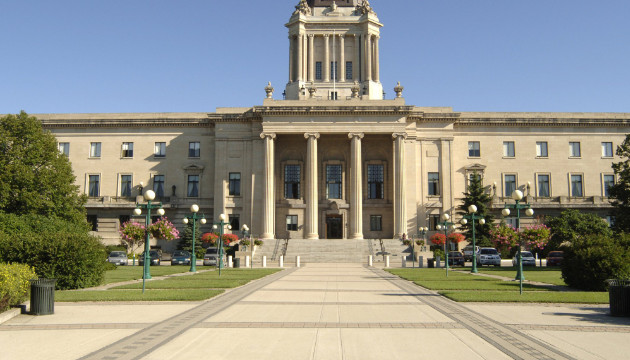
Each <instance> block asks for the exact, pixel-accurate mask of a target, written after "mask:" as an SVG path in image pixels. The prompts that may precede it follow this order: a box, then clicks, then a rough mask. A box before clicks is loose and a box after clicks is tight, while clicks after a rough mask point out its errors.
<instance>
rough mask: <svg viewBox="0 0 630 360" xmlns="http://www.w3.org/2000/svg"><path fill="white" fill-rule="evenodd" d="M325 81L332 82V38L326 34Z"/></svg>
mask: <svg viewBox="0 0 630 360" xmlns="http://www.w3.org/2000/svg"><path fill="white" fill-rule="evenodd" d="M324 81H330V36H328V34H324Z"/></svg>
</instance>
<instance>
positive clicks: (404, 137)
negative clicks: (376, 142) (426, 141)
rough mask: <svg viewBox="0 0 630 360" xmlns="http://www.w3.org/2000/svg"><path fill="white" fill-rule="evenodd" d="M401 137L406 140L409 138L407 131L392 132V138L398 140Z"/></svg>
mask: <svg viewBox="0 0 630 360" xmlns="http://www.w3.org/2000/svg"><path fill="white" fill-rule="evenodd" d="M399 137H401V138H402V139H403V140H405V139H406V138H407V133H393V134H392V138H393V139H394V140H396V139H397V138H399Z"/></svg>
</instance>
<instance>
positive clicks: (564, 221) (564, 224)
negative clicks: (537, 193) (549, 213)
mask: <svg viewBox="0 0 630 360" xmlns="http://www.w3.org/2000/svg"><path fill="white" fill-rule="evenodd" d="M546 224H547V226H549V228H550V229H551V240H550V241H549V245H548V246H547V248H546V249H545V250H546V252H549V251H551V250H558V249H559V248H560V246H561V245H562V244H563V243H571V242H573V241H575V240H576V239H577V238H579V237H589V236H593V235H602V236H604V237H610V236H611V235H612V231H611V230H610V228H609V227H608V224H607V223H606V222H605V221H604V219H602V218H600V217H599V216H597V215H595V214H588V213H582V212H580V211H577V210H572V209H569V210H565V211H563V212H562V214H560V216H557V217H553V218H550V219H549V220H548V221H547V223H546Z"/></svg>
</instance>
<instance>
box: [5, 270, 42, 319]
mask: <svg viewBox="0 0 630 360" xmlns="http://www.w3.org/2000/svg"><path fill="white" fill-rule="evenodd" d="M36 278H37V274H35V271H34V270H33V268H32V267H30V266H28V265H23V264H2V263H0V312H3V311H5V310H7V309H8V308H9V307H11V306H15V305H19V304H21V303H23V302H24V301H26V299H28V297H29V292H30V283H29V280H30V279H36Z"/></svg>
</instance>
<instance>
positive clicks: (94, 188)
mask: <svg viewBox="0 0 630 360" xmlns="http://www.w3.org/2000/svg"><path fill="white" fill-rule="evenodd" d="M100 182H101V176H100V175H90V183H89V188H88V195H89V196H90V197H98V196H100V195H99V194H100V187H101V184H100Z"/></svg>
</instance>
